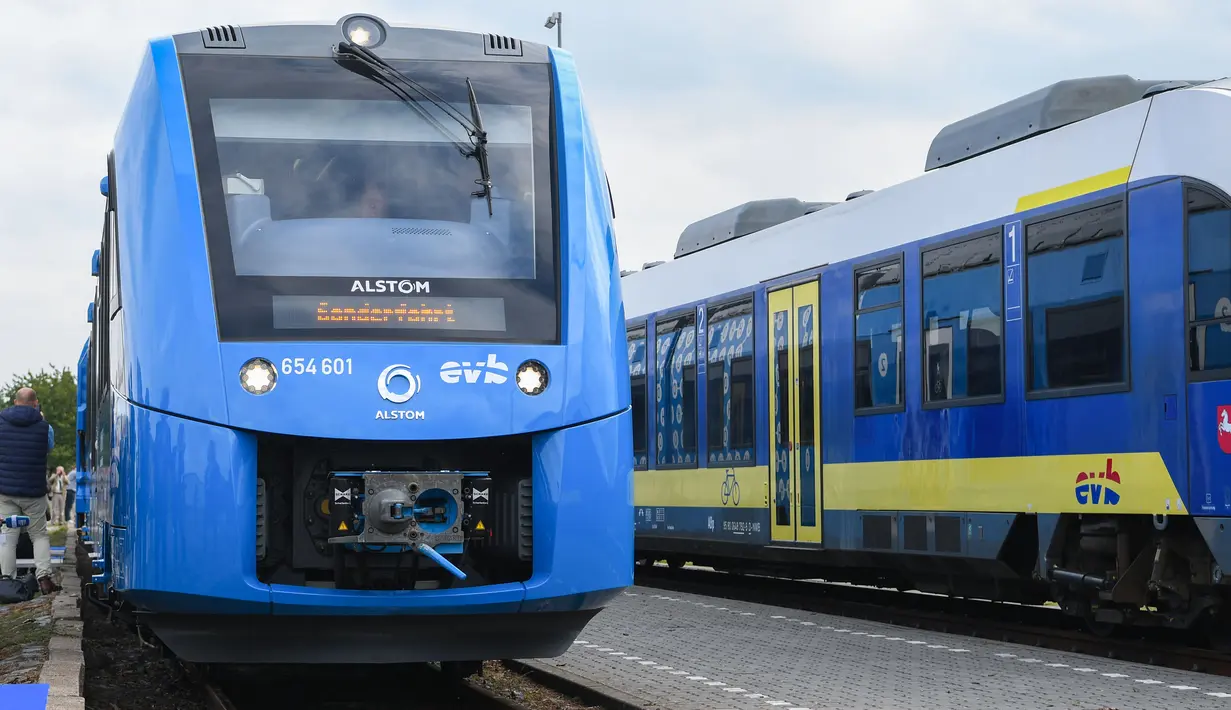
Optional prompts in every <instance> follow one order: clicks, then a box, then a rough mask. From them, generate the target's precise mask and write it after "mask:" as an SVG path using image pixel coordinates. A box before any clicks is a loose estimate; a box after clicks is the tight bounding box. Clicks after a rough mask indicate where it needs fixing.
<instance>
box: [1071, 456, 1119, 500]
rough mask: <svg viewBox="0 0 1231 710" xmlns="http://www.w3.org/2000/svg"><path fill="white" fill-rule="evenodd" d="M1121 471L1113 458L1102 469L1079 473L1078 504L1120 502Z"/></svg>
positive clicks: (1076, 491)
mask: <svg viewBox="0 0 1231 710" xmlns="http://www.w3.org/2000/svg"><path fill="white" fill-rule="evenodd" d="M1119 488H1120V472H1119V471H1116V470H1115V468H1114V466H1113V464H1112V460H1111V459H1107V468H1106V469H1105V470H1102V471H1089V472H1086V471H1082V472H1080V473H1078V474H1077V482H1076V487H1075V494H1076V495H1077V504H1078V505H1099V504H1100V503H1101V504H1105V505H1116V504H1118V503H1119V502H1120V490H1119Z"/></svg>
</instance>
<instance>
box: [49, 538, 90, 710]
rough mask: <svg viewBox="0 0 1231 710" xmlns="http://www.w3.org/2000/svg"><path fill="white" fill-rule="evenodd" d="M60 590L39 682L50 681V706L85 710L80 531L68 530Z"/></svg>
mask: <svg viewBox="0 0 1231 710" xmlns="http://www.w3.org/2000/svg"><path fill="white" fill-rule="evenodd" d="M68 536H69V538H68V539H67V540H65V544H64V562H63V564H61V565H60V586H62V587H63V589H61V590H60V591H58V592H56V593H55V594H54V595H52V598H51V629H52V630H51V641H50V643H49V644H48V647H47V662H46V663H44V664H43V669H42V671H41V672H40V673H39V676H38V682H39V683H41V684H45V685H47V710H85V654H84V652H83V651H82V646H81V635H82V630H83V626H84V625H85V621H84V620H83V609H82V607H81V605H82V600H81V586H82V585H81V578H80V577H78V576H77V545H78V544H79V543H78V540H77V538H76V531H75V530H73V529H72V528H69V530H68Z"/></svg>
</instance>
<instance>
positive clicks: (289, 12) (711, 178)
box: [0, 0, 1231, 382]
mask: <svg viewBox="0 0 1231 710" xmlns="http://www.w3.org/2000/svg"><path fill="white" fill-rule="evenodd" d="M553 11H560V12H562V13H563V16H564V22H563V34H564V37H563V40H564V48H565V49H567V50H569V51H571V52H572V53H573V54H574V56H575V58H576V62H577V66H578V71H579V75H580V79H581V82H582V88H583V92H584V96H585V100H586V102H587V105H588V109H589V111H590V114H591V119H592V122H593V125H594V127H595V130H596V132H597V134H598V137H599V140H600V145H601V150H602V154H603V159H604V163H605V166H606V168H607V172H608V175H609V177H610V181H611V187H612V192H613V194H614V198H615V205H616V216H617V219H616V230H617V236H618V240H619V245H618V246H619V251H620V260H621V266H622V267H623V268H626V269H628V268H640V267H641V265H642V264H644V263H645V262H647V261H652V260H657V259H664V260H666V259H670V258H671V255H672V253H673V252H674V250H675V243H676V240H677V238H678V237H679V234H680V232H681V231H682V230H683V229H684V228H685V227H686V226H687V225H688V224H690V223H692V222H694V221H696V220H699V219H702V218H704V217H706V216H708V215H710V214H713V213H715V212H720V211H722V210H725V209H727V208H730V207H734V206H736V205H739V204H742V203H744V202H747V201H749V200H757V199H765V198H776V197H797V198H799V199H801V200H816V201H834V200H841V199H843V198H845V196H846V195H847V194H849V193H851V192H854V191H856V190H863V189H880V188H884V187H886V186H889V185H892V184H894V183H897V182H901V181H903V180H907V179H910V178H911V177H914V176H915V175H918V174H919V173H920V172H922V166H923V162H924V159H925V156H926V155H927V149H928V145H929V143H930V142H931V140H932V138H933V136H934V135H935V134H936V132H937V131H939V130H940V129H941V128H942V127H944V126H945V125H947V124H949V123H951V122H953V121H956V120H959V119H961V118H964V117H965V116H968V115H970V114H972V113H977V112H979V111H981V110H984V109H986V108H990V107H992V106H994V105H997V104H999V103H1002V102H1004V101H1007V100H1010V99H1013V98H1015V97H1017V96H1020V95H1022V94H1026V93H1029V92H1031V91H1034V90H1036V89H1039V88H1042V87H1044V86H1047V85H1048V84H1051V83H1053V82H1055V81H1059V80H1062V79H1068V78H1077V77H1082V76H1098V75H1106V74H1130V75H1132V76H1135V77H1137V78H1140V79H1158V80H1166V79H1187V80H1195V79H1215V78H1221V77H1224V76H1228V75H1231V62H1227V61H1226V56H1227V55H1226V52H1225V47H1226V40H1227V37H1228V36H1231V3H1221V2H1216V1H1215V0H1191V1H1185V0H1168V2H1165V3H1164V2H1161V1H1160V0H1084V1H1083V2H1080V3H1072V2H1068V1H1067V0H966V1H963V0H915V1H913V2H912V1H908V0H859V1H858V2H852V1H851V0H743V1H737V0H710V1H709V2H701V1H699V0H672V1H671V2H669V3H668V2H665V1H663V0H620V1H619V2H614V1H611V2H601V3H600V2H597V1H596V0H589V1H588V2H587V1H584V0H516V1H513V0H366V1H363V2H337V1H330V0H261V1H260V2H251V0H210V2H208V3H199V2H187V1H181V2H156V1H155V0H108V2H105V3H94V2H90V3H83V2H79V1H78V0H0V26H3V27H7V28H9V32H10V35H9V37H10V40H9V45H8V52H7V53H6V64H7V66H6V67H5V68H4V70H3V71H0V96H3V97H5V98H4V100H3V101H0V156H3V157H4V161H5V164H4V167H3V169H2V170H0V216H2V220H0V382H4V381H7V380H8V379H9V378H10V377H11V376H12V375H13V374H16V373H24V372H26V371H27V370H31V369H34V370H38V369H40V368H43V367H47V366H49V365H50V366H55V367H59V366H69V367H74V366H75V363H76V360H77V357H78V355H79V353H80V350H81V346H82V344H83V342H84V340H85V338H86V336H87V334H88V325H87V323H86V320H85V318H86V308H87V304H88V303H89V301H90V300H91V299H92V298H93V290H94V282H93V278H92V277H91V276H90V270H89V264H90V255H91V254H92V252H93V250H94V249H95V248H97V246H98V241H99V239H100V236H101V232H102V217H103V197H102V196H101V195H99V192H98V183H99V179H100V178H102V176H103V175H104V174H105V171H106V162H105V161H106V155H107V152H108V151H109V150H110V147H111V144H112V139H113V137H114V134H115V130H116V126H117V125H118V122H119V118H120V113H121V111H122V110H123V108H124V105H125V102H126V101H127V98H128V92H129V90H130V88H131V86H132V81H133V79H134V78H135V74H136V71H137V68H138V65H139V62H140V59H141V57H142V54H143V52H144V51H145V45H146V42H148V41H149V39H151V38H155V37H161V36H166V35H171V34H176V33H179V32H184V31H192V30H196V29H200V28H202V27H206V26H211V25H218V24H240V25H243V24H259V23H266V22H285V21H295V22H305V21H319V22H324V23H329V24H332V23H334V22H336V21H337V19H338V18H340V17H342V16H343V15H346V14H348V13H351V12H365V13H370V14H374V15H376V16H378V17H381V18H383V19H385V20H386V21H389V22H392V23H395V24H414V25H426V26H436V27H450V28H456V29H463V30H471V31H478V32H493V33H497V34H504V35H512V36H515V37H518V38H521V39H523V40H526V41H537V42H544V43H554V42H555V40H556V36H555V30H548V29H546V28H544V26H543V23H544V20H545V19H546V18H547V16H548V15H549V14H550V13H552V12H553ZM1219 60H1222V62H1220V61H1219Z"/></svg>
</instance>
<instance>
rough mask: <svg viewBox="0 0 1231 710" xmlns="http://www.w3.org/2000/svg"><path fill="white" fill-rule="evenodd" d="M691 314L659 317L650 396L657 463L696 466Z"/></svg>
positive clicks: (694, 333)
mask: <svg viewBox="0 0 1231 710" xmlns="http://www.w3.org/2000/svg"><path fill="white" fill-rule="evenodd" d="M695 324H696V316H694V315H693V314H692V313H688V314H686V315H680V316H675V317H668V318H664V319H662V320H660V321H659V322H658V323H657V324H656V327H655V330H656V334H657V343H656V345H657V348H658V350H657V352H658V355H657V358H656V365H657V368H658V369H657V370H656V371H655V378H654V398H655V401H656V402H657V404H658V406H657V415H656V416H657V421H656V422H655V429H657V431H658V438H657V440H656V442H655V443H656V444H657V445H658V455H657V456H656V459H657V462H658V465H659V466H696V465H697V337H696V336H697V329H696V327H695Z"/></svg>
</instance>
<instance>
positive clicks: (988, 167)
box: [622, 76, 1231, 628]
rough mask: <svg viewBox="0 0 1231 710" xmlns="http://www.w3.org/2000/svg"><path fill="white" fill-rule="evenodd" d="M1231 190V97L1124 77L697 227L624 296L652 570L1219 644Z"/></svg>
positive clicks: (1223, 86)
mask: <svg viewBox="0 0 1231 710" xmlns="http://www.w3.org/2000/svg"><path fill="white" fill-rule="evenodd" d="M1228 191H1231V82H1229V81H1226V80H1223V81H1214V82H1204V83H1200V84H1192V83H1189V82H1178V81H1177V82H1162V83H1158V82H1144V81H1137V80H1134V79H1132V78H1130V77H1125V76H1114V77H1101V78H1094V79H1078V80H1071V81H1064V82H1060V83H1058V84H1056V85H1053V86H1050V87H1047V88H1045V89H1042V90H1040V91H1037V92H1035V93H1032V94H1029V95H1027V96H1024V97H1021V98H1019V99H1016V100H1014V101H1012V102H1010V103H1008V104H1005V105H1003V106H1000V107H997V108H995V109H992V110H990V111H987V112H984V113H981V114H977V115H975V116H972V117H969V118H966V119H964V120H961V121H958V122H957V123H954V124H952V125H950V126H948V127H946V128H945V129H943V130H942V131H941V132H940V133H939V134H938V135H937V136H936V138H935V139H934V141H933V143H932V146H931V148H930V150H929V153H928V156H927V164H926V169H925V171H924V172H923V174H922V175H920V176H918V177H916V178H914V179H912V180H909V181H907V182H904V183H901V184H898V185H893V186H891V187H889V188H886V189H882V190H878V191H860V192H857V193H852V194H851V195H850V196H849V197H847V199H846V200H844V201H841V202H833V203H825V202H819V203H805V202H800V201H798V200H794V199H786V200H766V201H761V202H754V203H749V204H745V205H742V206H740V207H738V208H735V209H733V210H729V211H727V212H723V213H720V214H717V215H714V216H711V217H709V218H706V219H704V220H701V221H700V222H697V223H695V224H693V225H691V226H690V227H689V228H688V229H686V230H685V231H684V232H683V233H682V235H681V236H680V239H679V243H678V246H677V249H676V253H675V257H674V259H673V260H671V261H669V262H667V263H662V262H655V263H651V264H647V265H646V268H643V269H642V270H640V271H636V272H625V273H624V274H623V277H622V280H623V284H624V294H625V299H626V301H625V304H626V313H627V315H628V317H629V321H628V337H629V350H628V352H629V357H630V375H631V378H632V379H631V383H632V388H633V392H632V401H633V407H634V426H635V431H634V436H633V440H634V445H635V461H636V468H637V471H636V473H635V507H636V512H635V515H636V518H635V520H636V531H637V534H636V547H637V556H638V558H639V559H640V560H642V561H644V560H649V559H666V560H668V561H669V562H672V563H677V564H678V563H680V562H683V561H687V560H691V561H694V562H697V563H702V564H710V565H713V566H715V567H719V568H724V569H745V570H753V569H772V570H773V571H775V572H776V573H779V574H788V575H793V576H802V577H824V578H827V579H831V580H844V581H853V582H862V583H871V584H878V585H884V586H890V587H898V588H903V589H920V590H927V591H933V592H940V593H948V594H956V595H963V596H981V597H985V598H994V599H1006V600H1010V599H1011V600H1018V601H1029V602H1040V601H1045V600H1055V601H1057V602H1059V603H1060V604H1061V606H1063V607H1064V608H1065V609H1066V610H1068V611H1069V612H1070V613H1073V614H1076V615H1081V616H1084V617H1085V618H1087V619H1088V620H1089V621H1090V622H1091V623H1092V624H1093V625H1096V626H1100V627H1102V626H1104V625H1108V624H1137V623H1140V624H1168V625H1175V626H1182V627H1189V626H1191V625H1193V624H1194V623H1195V622H1196V621H1197V620H1198V619H1201V618H1205V617H1207V615H1208V616H1209V618H1211V619H1213V620H1214V621H1216V622H1217V621H1218V619H1219V613H1220V611H1221V610H1222V609H1224V608H1225V602H1226V600H1227V599H1228V595H1227V593H1228V587H1227V586H1226V585H1227V583H1228V582H1227V579H1226V578H1225V577H1224V572H1223V571H1224V570H1225V569H1228V567H1226V565H1231V537H1229V535H1231V533H1228V531H1227V530H1226V527H1225V526H1226V522H1227V516H1231V197H1229V196H1228ZM647 353H649V354H647ZM1219 626H1220V623H1215V624H1214V625H1213V627H1214V628H1217V627H1219Z"/></svg>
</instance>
